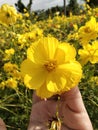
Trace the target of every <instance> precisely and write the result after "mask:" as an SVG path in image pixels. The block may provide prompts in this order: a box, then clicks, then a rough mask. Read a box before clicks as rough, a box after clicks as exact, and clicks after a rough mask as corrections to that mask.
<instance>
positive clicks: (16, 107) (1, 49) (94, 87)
mask: <svg viewBox="0 0 98 130" xmlns="http://www.w3.org/2000/svg"><path fill="white" fill-rule="evenodd" d="M84 12H85V13H83V12H81V13H80V15H78V16H74V15H70V16H69V17H66V16H64V15H63V14H62V15H59V14H58V13H56V14H55V16H54V17H51V15H50V16H49V18H48V19H45V20H39V21H38V20H37V16H36V15H34V13H31V14H28V13H27V12H26V11H25V13H24V14H20V13H18V12H17V11H16V9H15V8H14V7H12V6H10V5H7V4H4V5H2V6H1V8H0V117H1V118H2V119H3V120H4V122H5V123H6V125H7V129H8V130H26V129H27V126H28V123H29V118H30V112H31V106H32V94H33V88H32V87H31V86H32V85H36V86H37V85H38V84H37V81H38V82H41V81H40V78H39V77H34V75H33V74H32V75H33V77H34V78H35V79H36V82H32V83H31V84H29V85H28V81H29V77H25V78H23V75H22V74H21V64H23V61H25V62H24V63H25V67H24V68H25V70H26V69H27V70H28V69H29V67H30V66H29V65H28V62H27V60H26V59H27V57H30V58H31V56H32V55H30V52H29V51H28V50H30V47H31V46H32V45H33V44H34V43H38V42H39V41H40V40H41V39H43V37H45V38H47V37H49V39H50V41H49V42H57V41H58V42H61V43H63V44H65V43H67V45H66V48H67V47H68V50H67V51H66V55H67V56H66V59H67V62H69V61H68V60H69V59H71V60H72V59H75V60H77V62H79V65H78V64H77V62H75V63H72V64H68V65H67V68H68V70H67V71H68V74H69V72H70V75H69V76H67V82H68V85H70V86H71V81H72V83H73V85H75V84H77V83H78V82H79V84H78V87H79V89H80V91H81V94H82V97H83V100H84V103H85V106H86V108H87V111H88V114H89V116H90V119H91V121H92V124H93V127H94V130H98V8H95V9H91V8H90V7H88V6H86V5H85V10H84ZM49 39H48V40H49ZM54 39H55V40H54ZM39 44H40V46H38V45H37V46H36V47H35V48H36V49H37V50H36V51H39V52H40V50H41V47H42V46H43V44H42V42H39ZM69 45H70V46H72V48H70V47H69ZM73 48H74V49H73ZM58 50H59V49H58ZM31 51H32V53H33V49H32V50H31ZM51 52H52V50H51ZM60 54H61V52H60ZM28 55H29V56H28ZM39 56H40V55H39ZM40 57H41V56H40ZM41 58H42V57H41ZM62 59H63V58H62V54H61V55H58V54H57V60H58V62H61V60H62ZM37 60H38V62H39V61H40V60H39V58H38V59H37V57H36V59H35V61H36V62H37ZM51 62H52V63H53V65H54V67H55V64H56V63H55V62H54V61H51ZM80 65H81V66H82V71H83V72H82V73H83V74H81V70H80ZM45 67H46V69H47V70H48V71H51V70H52V69H53V68H50V67H49V66H48V64H47V63H45ZM22 70H23V71H24V69H22ZM73 71H74V72H73ZM33 72H34V70H33ZM71 72H73V73H71ZM71 76H72V77H71ZM58 77H59V75H58ZM70 77H71V78H70ZM57 79H58V80H59V78H57ZM64 82H65V80H63V83H64ZM35 83H36V84H35ZM58 84H59V83H58ZM72 87H73V86H71V88H72ZM50 88H51V87H50V86H49V89H50ZM69 89H70V88H67V90H69ZM64 90H65V89H64ZM64 90H62V89H61V90H60V92H62V91H64ZM41 92H42V88H41V90H39V91H38V95H40V94H39V93H41ZM45 92H46V93H47V94H49V95H48V97H50V96H51V95H53V94H56V93H55V90H54V88H53V90H52V92H51V93H48V92H47V91H45ZM40 96H42V97H45V96H46V95H44V92H42V93H41V95H40Z"/></svg>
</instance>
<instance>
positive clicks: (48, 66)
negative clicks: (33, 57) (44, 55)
mask: <svg viewBox="0 0 98 130" xmlns="http://www.w3.org/2000/svg"><path fill="white" fill-rule="evenodd" d="M44 66H45V68H46V70H47V71H48V72H51V71H53V70H54V69H55V68H56V66H57V61H56V60H50V61H47V62H46V63H45V64H44Z"/></svg>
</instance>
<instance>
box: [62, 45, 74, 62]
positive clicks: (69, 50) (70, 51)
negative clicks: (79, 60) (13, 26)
mask: <svg viewBox="0 0 98 130" xmlns="http://www.w3.org/2000/svg"><path fill="white" fill-rule="evenodd" d="M59 48H60V49H61V50H63V51H64V53H65V60H64V61H65V62H67V61H70V60H73V59H75V56H76V50H75V48H74V47H73V46H72V45H70V44H69V43H62V44H59Z"/></svg>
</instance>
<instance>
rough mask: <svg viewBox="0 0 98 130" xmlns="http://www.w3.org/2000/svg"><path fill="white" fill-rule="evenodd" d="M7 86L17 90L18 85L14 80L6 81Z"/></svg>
mask: <svg viewBox="0 0 98 130" xmlns="http://www.w3.org/2000/svg"><path fill="white" fill-rule="evenodd" d="M6 86H7V87H10V88H12V89H15V90H17V86H18V83H17V81H16V80H15V79H14V78H10V79H8V80H6Z"/></svg>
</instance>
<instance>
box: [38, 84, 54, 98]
mask: <svg viewBox="0 0 98 130" xmlns="http://www.w3.org/2000/svg"><path fill="white" fill-rule="evenodd" d="M36 93H37V96H39V97H41V98H49V97H51V96H53V95H54V94H53V93H52V92H50V91H48V90H47V88H46V85H45V84H44V85H42V86H41V87H40V88H39V89H37V90H36Z"/></svg>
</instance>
